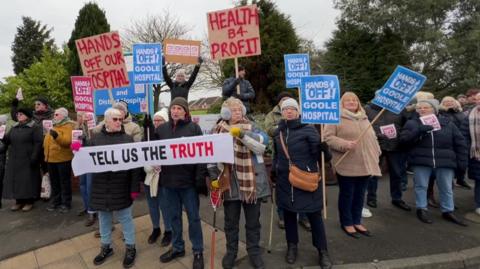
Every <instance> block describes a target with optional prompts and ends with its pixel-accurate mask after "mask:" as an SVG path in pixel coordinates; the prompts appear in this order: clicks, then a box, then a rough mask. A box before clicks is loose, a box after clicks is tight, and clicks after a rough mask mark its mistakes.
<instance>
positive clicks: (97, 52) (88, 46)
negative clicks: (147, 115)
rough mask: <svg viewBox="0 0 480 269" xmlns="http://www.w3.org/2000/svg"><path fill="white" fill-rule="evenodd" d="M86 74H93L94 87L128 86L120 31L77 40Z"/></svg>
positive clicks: (81, 62) (78, 50)
mask: <svg viewBox="0 0 480 269" xmlns="http://www.w3.org/2000/svg"><path fill="white" fill-rule="evenodd" d="M75 45H76V47H77V52H78V58H79V59H80V64H81V65H82V71H83V75H84V76H91V77H92V79H93V88H94V89H113V88H118V87H127V86H128V85H129V84H130V82H129V81H128V75H127V68H126V67H125V59H124V58H123V52H122V44H121V42H120V35H119V34H118V32H116V31H114V32H110V33H103V34H99V35H95V36H90V37H86V38H82V39H77V40H75Z"/></svg>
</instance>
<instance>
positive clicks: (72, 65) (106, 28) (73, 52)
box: [68, 2, 110, 76]
mask: <svg viewBox="0 0 480 269" xmlns="http://www.w3.org/2000/svg"><path fill="white" fill-rule="evenodd" d="M106 32H110V25H109V24H108V22H107V18H106V17H105V11H103V10H102V9H100V7H98V5H97V4H96V3H94V2H90V3H87V4H85V5H84V6H83V7H82V9H80V11H79V13H78V17H77V20H76V21H75V28H74V29H73V31H72V35H71V36H70V39H69V40H68V48H69V49H70V55H69V63H68V71H69V73H70V75H71V76H78V75H82V74H83V73H82V66H81V65H80V61H79V59H78V54H77V47H76V46H75V40H77V39H80V38H84V37H89V36H93V35H98V34H102V33H106Z"/></svg>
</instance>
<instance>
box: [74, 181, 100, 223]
mask: <svg viewBox="0 0 480 269" xmlns="http://www.w3.org/2000/svg"><path fill="white" fill-rule="evenodd" d="M91 189H92V174H85V175H81V176H80V194H81V195H82V202H83V209H82V210H80V211H79V212H78V214H77V215H78V216H83V215H84V214H85V213H87V214H88V217H87V219H86V220H85V226H87V227H89V226H92V225H93V224H95V222H96V220H97V213H96V212H95V211H94V210H92V208H91V207H90V203H89V200H90V191H91Z"/></svg>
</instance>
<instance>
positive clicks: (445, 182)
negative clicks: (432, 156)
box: [412, 166, 455, 212]
mask: <svg viewBox="0 0 480 269" xmlns="http://www.w3.org/2000/svg"><path fill="white" fill-rule="evenodd" d="M412 169H413V181H414V184H415V202H416V206H417V208H418V209H424V210H427V204H428V203H427V188H428V181H429V179H430V175H432V173H434V175H435V181H436V182H437V186H438V192H439V197H440V209H441V211H442V212H453V210H454V204H453V191H452V182H453V176H454V174H455V170H454V169H452V168H433V167H428V166H413V167H412Z"/></svg>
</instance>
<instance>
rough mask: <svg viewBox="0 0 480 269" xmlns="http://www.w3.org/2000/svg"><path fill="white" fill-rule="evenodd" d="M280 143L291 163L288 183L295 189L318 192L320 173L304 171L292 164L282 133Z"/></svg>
mask: <svg viewBox="0 0 480 269" xmlns="http://www.w3.org/2000/svg"><path fill="white" fill-rule="evenodd" d="M280 142H281V144H282V148H283V151H284V152H285V156H286V157H287V159H288V163H289V174H288V181H290V184H292V186H294V187H295V188H297V189H301V190H304V191H309V192H314V191H316V190H317V189H318V182H319V181H320V180H321V178H320V174H319V172H308V171H303V170H302V169H300V168H298V167H297V166H296V165H295V164H293V163H292V160H291V159H290V155H289V154H288V148H287V147H286V146H285V142H284V141H283V134H282V132H280ZM317 166H318V164H317Z"/></svg>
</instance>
